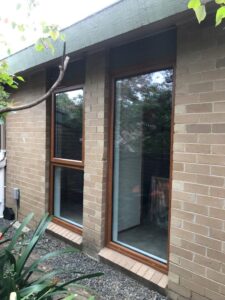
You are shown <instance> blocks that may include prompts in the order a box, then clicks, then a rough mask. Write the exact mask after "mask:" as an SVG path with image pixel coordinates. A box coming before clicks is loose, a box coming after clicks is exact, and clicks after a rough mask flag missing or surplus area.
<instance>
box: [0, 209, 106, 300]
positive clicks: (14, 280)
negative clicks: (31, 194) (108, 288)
mask: <svg viewBox="0 0 225 300" xmlns="http://www.w3.org/2000/svg"><path fill="white" fill-rule="evenodd" d="M32 217H33V214H29V215H28V216H27V217H26V218H25V219H24V220H23V222H22V224H21V225H20V227H19V228H18V229H17V230H16V231H15V233H14V235H13V236H12V238H5V234H6V232H7V231H8V228H3V229H2V230H1V233H2V236H1V238H2V239H1V242H0V243H1V245H3V246H4V245H6V246H5V247H4V248H0V299H1V300H9V299H10V296H11V297H12V298H13V299H16V300H28V299H32V300H52V299H54V298H53V296H57V297H60V298H57V299H64V300H73V299H75V298H76V295H75V294H72V293H71V292H68V290H67V286H68V285H70V284H73V283H76V282H79V281H80V280H83V279H87V278H92V277H96V276H101V275H102V273H95V274H87V275H86V274H81V273H80V272H74V270H67V271H64V270H59V269H56V270H52V271H50V272H48V273H45V272H44V271H43V270H42V269H40V267H39V266H40V264H41V263H43V262H44V261H46V260H48V259H49V258H52V257H54V256H58V255H62V254H65V253H73V252H75V251H76V250H75V249H74V248H66V249H62V250H56V251H54V252H50V253H48V254H46V255H44V256H42V257H40V258H38V259H36V260H34V261H33V262H31V263H30V264H28V263H27V261H28V259H29V258H30V255H31V254H32V251H33V250H34V248H35V246H36V245H37V243H38V241H39V240H40V238H41V237H42V235H43V234H44V232H45V229H46V228H47V226H48V223H49V221H50V220H51V217H49V216H48V214H46V215H45V216H44V217H43V218H42V220H41V221H40V223H39V225H38V226H37V228H36V230H35V231H34V233H33V235H32V236H31V238H28V236H27V235H25V234H24V233H23V229H24V227H25V226H27V225H28V224H29V222H30V221H31V219H32ZM1 247H2V246H1ZM67 273H69V274H70V275H71V274H81V275H77V276H75V277H73V276H72V275H71V278H72V279H70V280H69V281H66V282H60V280H59V279H58V276H60V275H61V274H67ZM34 274H35V276H34ZM38 275H39V276H38ZM64 297H65V298H64Z"/></svg>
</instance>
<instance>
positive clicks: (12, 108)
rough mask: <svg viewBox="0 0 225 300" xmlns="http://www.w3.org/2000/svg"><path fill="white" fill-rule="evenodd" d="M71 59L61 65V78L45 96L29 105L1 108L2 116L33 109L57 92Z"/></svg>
mask: <svg viewBox="0 0 225 300" xmlns="http://www.w3.org/2000/svg"><path fill="white" fill-rule="evenodd" d="M69 59H70V58H69V56H66V57H65V58H64V60H63V62H62V65H59V76H58V78H57V80H56V81H55V83H54V84H53V85H52V86H51V88H50V89H49V90H48V91H47V92H46V93H45V94H44V95H43V96H41V97H40V98H38V99H36V100H34V101H33V102H31V103H28V104H24V105H19V106H11V107H4V108H1V109H0V114H2V113H8V112H11V111H18V110H23V109H27V108H31V107H34V106H36V105H38V104H40V103H42V102H43V101H45V100H46V99H47V98H48V97H49V96H50V95H51V94H52V93H53V92H54V91H55V89H56V88H57V87H58V86H59V84H60V82H61V81H62V79H63V77H64V74H65V71H66V68H67V66H68V63H69Z"/></svg>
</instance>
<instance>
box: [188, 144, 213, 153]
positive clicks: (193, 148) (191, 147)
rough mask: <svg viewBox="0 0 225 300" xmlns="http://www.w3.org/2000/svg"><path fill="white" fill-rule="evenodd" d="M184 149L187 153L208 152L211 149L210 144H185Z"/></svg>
mask: <svg viewBox="0 0 225 300" xmlns="http://www.w3.org/2000/svg"><path fill="white" fill-rule="evenodd" d="M185 151H186V152H189V153H205V154H209V153H210V151H211V148H210V145H205V144H204V145H201V144H186V145H185Z"/></svg>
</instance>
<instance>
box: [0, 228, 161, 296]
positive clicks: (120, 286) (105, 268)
mask: <svg viewBox="0 0 225 300" xmlns="http://www.w3.org/2000/svg"><path fill="white" fill-rule="evenodd" d="M0 224H1V222H0ZM67 246H68V245H67V244H66V243H64V242H62V241H60V240H58V239H56V238H55V237H53V236H51V235H49V234H45V235H44V237H43V238H42V239H41V240H40V241H39V242H38V245H37V247H36V249H35V251H34V253H33V255H32V259H35V258H38V257H40V256H42V255H44V254H46V253H49V252H52V251H55V250H56V249H62V248H65V247H67ZM43 267H44V268H45V269H46V270H47V271H48V270H49V269H58V268H63V269H71V268H72V269H74V270H76V271H80V272H83V273H85V274H87V273H95V272H102V273H104V275H103V276H101V277H97V278H92V279H88V280H83V281H82V282H80V283H81V284H85V286H87V287H88V289H87V292H85V291H84V290H83V289H81V290H82V291H83V292H82V293H79V295H81V297H80V298H79V299H88V297H89V295H98V296H96V298H95V299H96V300H97V299H101V300H128V299H129V300H166V299H167V298H165V297H163V296H161V295H160V294H159V293H157V292H156V291H153V290H150V289H149V288H147V287H145V286H143V285H142V284H141V283H139V282H137V281H136V280H134V279H132V278H130V277H129V276H127V275H125V274H124V273H122V272H120V271H118V270H115V269H113V268H112V267H111V266H109V265H107V264H105V263H102V262H97V261H95V260H93V259H91V258H89V257H87V256H86V255H85V254H83V253H81V252H77V253H72V254H65V255H63V256H58V257H55V258H52V259H51V260H49V261H48V262H47V263H45V264H44V265H43ZM64 279H71V276H67V278H65V277H64Z"/></svg>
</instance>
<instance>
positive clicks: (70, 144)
mask: <svg viewBox="0 0 225 300" xmlns="http://www.w3.org/2000/svg"><path fill="white" fill-rule="evenodd" d="M82 115H83V90H82V89H79V90H73V91H68V92H60V93H57V94H56V95H55V155H54V156H55V157H57V158H64V159H72V160H82V120H83V118H82Z"/></svg>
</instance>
